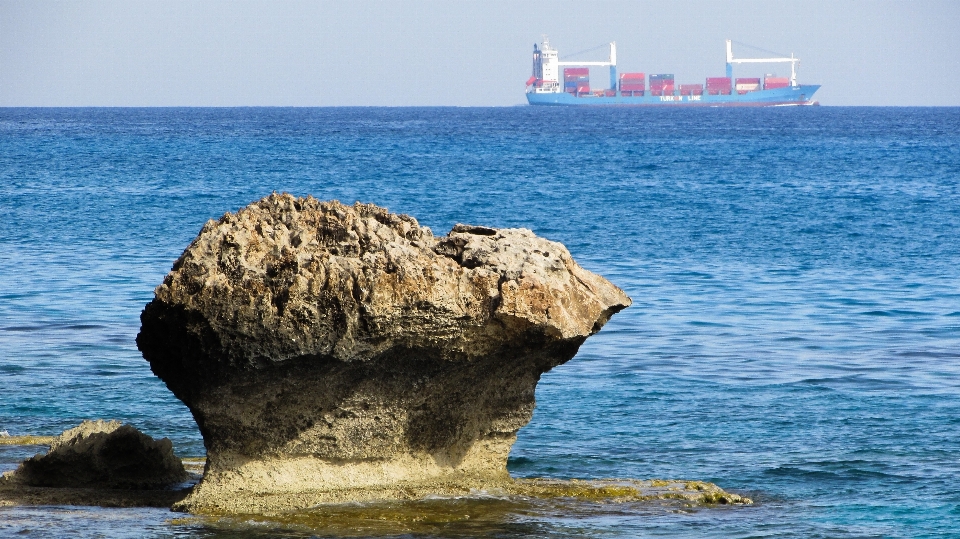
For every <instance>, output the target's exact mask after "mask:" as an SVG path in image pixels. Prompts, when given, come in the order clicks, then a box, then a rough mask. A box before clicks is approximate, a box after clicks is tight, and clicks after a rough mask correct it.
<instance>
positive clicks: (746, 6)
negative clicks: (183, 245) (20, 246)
mask: <svg viewBox="0 0 960 539" xmlns="http://www.w3.org/2000/svg"><path fill="white" fill-rule="evenodd" d="M543 35H547V36H549V38H550V42H551V43H552V44H553V46H554V47H555V48H557V49H558V50H559V51H560V56H561V59H564V58H565V57H566V56H569V55H571V54H573V53H576V52H578V51H582V50H587V49H592V48H594V47H596V46H598V45H602V44H604V43H607V42H609V41H616V43H617V51H618V60H619V62H618V63H619V65H618V69H619V70H620V71H621V72H624V71H643V72H646V73H673V74H675V75H676V79H677V82H678V83H702V82H703V79H704V78H705V77H708V76H723V74H724V69H725V65H724V62H725V50H724V40H725V39H733V40H734V41H735V42H737V43H735V45H734V54H735V55H736V56H751V55H754V54H760V55H763V53H757V52H756V51H753V50H751V49H748V48H745V47H743V46H742V45H740V43H745V44H750V45H752V46H755V47H759V48H762V49H766V50H769V51H775V52H778V53H785V54H790V53H794V54H796V56H797V57H798V58H800V59H801V63H800V69H799V76H798V79H799V82H800V83H801V84H821V85H822V88H821V90H820V91H819V92H818V93H817V95H816V98H817V99H818V100H819V101H820V102H821V103H822V104H823V105H835V106H849V105H870V106H876V105H879V106H893V105H910V106H960V0H940V1H933V0H931V1H924V0H912V1H891V0H874V1H864V0H794V1H780V0H777V1H774V0H766V1H756V0H658V1H644V0H576V1H569V0H530V1H524V0H437V1H433V0H327V1H282V0H273V1H244V0H232V1H213V0H211V1H202V0H166V1H139V0H123V1H113V0H104V1H101V0H84V1H79V0H72V1H51V0H26V1H18V0H0V106H70V107H72V106H512V105H518V104H522V103H525V102H526V101H525V98H524V83H525V82H526V80H527V78H528V77H529V76H530V71H531V52H532V48H533V44H534V43H535V42H539V41H540V40H541V39H542V36H543ZM606 54H607V53H606V51H605V49H602V48H601V49H599V50H594V51H593V52H592V53H586V54H582V55H579V56H576V57H575V58H576V59H579V60H602V59H604V58H605V56H606ZM600 69H603V68H600ZM600 69H598V70H596V71H593V72H592V79H593V82H594V84H593V86H595V87H597V86H600V85H602V84H604V83H606V82H608V80H609V76H608V75H607V74H605V73H604V72H603V71H600ZM734 73H735V76H743V77H751V76H754V77H756V76H761V75H763V74H766V73H774V74H777V75H780V76H789V64H764V65H753V66H749V65H748V66H737V67H735V69H734Z"/></svg>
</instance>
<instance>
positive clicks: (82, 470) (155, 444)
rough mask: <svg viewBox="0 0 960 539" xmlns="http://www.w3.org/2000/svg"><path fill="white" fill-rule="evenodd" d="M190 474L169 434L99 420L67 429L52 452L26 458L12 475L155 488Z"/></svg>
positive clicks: (78, 484)
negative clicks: (155, 435)
mask: <svg viewBox="0 0 960 539" xmlns="http://www.w3.org/2000/svg"><path fill="white" fill-rule="evenodd" d="M187 477H188V475H187V472H186V470H184V468H183V463H181V462H180V459H178V458H177V457H176V455H174V454H173V444H172V443H170V440H169V439H167V438H162V439H160V440H154V439H153V438H151V437H150V436H147V435H146V434H144V433H142V432H140V431H139V430H137V429H136V427H133V426H132V425H125V424H122V423H120V422H119V421H102V420H97V421H84V422H83V423H81V424H80V425H79V426H77V427H74V428H72V429H69V430H66V431H64V432H63V434H61V435H60V436H57V437H56V438H55V439H54V441H53V443H52V444H51V445H50V451H49V452H47V454H45V455H36V456H34V457H32V458H29V459H27V460H25V461H23V463H21V464H20V467H19V468H17V470H16V471H15V472H14V473H13V474H12V475H11V476H10V479H11V481H12V482H13V483H16V484H21V485H27V486H32V487H61V488H109V489H156V488H163V487H168V486H171V485H174V484H176V483H180V482H183V481H185V480H186V479H187Z"/></svg>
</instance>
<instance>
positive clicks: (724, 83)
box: [707, 77, 732, 88]
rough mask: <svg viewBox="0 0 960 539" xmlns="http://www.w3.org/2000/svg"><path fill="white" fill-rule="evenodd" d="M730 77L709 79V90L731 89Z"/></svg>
mask: <svg viewBox="0 0 960 539" xmlns="http://www.w3.org/2000/svg"><path fill="white" fill-rule="evenodd" d="M730 82H731V81H730V77H707V88H730V87H731V86H732V85H731V84H730Z"/></svg>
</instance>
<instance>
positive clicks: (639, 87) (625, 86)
mask: <svg viewBox="0 0 960 539" xmlns="http://www.w3.org/2000/svg"><path fill="white" fill-rule="evenodd" d="M646 84H647V83H646V75H644V74H643V73H621V74H620V95H625V96H634V95H636V96H641V95H643V92H644V90H646Z"/></svg>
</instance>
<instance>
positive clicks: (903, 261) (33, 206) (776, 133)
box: [0, 106, 960, 539]
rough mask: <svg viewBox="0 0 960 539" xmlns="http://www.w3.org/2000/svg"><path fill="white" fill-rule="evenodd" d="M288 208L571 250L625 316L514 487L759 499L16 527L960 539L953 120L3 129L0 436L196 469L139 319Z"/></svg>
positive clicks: (26, 117) (126, 116)
mask: <svg viewBox="0 0 960 539" xmlns="http://www.w3.org/2000/svg"><path fill="white" fill-rule="evenodd" d="M273 192H278V193H280V192H288V193H292V194H295V195H297V196H306V195H313V196H314V197H316V198H318V199H321V200H329V199H337V200H340V201H342V202H345V203H353V202H354V201H362V202H371V203H375V204H378V205H380V206H385V207H387V208H389V209H390V210H391V211H393V212H399V213H405V214H408V215H412V216H414V217H416V218H417V219H418V221H419V222H420V223H421V224H422V225H425V226H429V227H430V228H431V229H432V230H433V232H434V233H435V234H436V235H443V234H445V233H446V232H447V231H449V230H450V228H451V227H452V226H453V225H454V224H456V223H466V224H476V225H485V226H492V227H522V228H527V229H530V230H532V231H534V232H535V233H536V234H538V235H540V236H543V237H546V238H549V239H551V240H555V241H558V242H562V243H563V244H564V245H566V246H567V248H569V250H570V252H571V253H572V255H573V256H574V258H575V259H576V260H577V261H578V262H579V263H580V265H582V266H583V267H585V268H587V269H589V270H591V271H593V272H596V273H598V274H600V275H603V276H604V277H606V278H607V279H609V280H610V281H612V282H613V283H614V284H616V285H618V286H620V287H621V288H622V289H623V290H624V291H626V293H627V294H628V295H629V296H630V297H631V298H633V305H632V306H631V307H630V308H628V309H626V310H624V311H622V312H621V313H619V314H617V315H615V316H614V317H613V318H612V320H611V321H610V322H609V323H608V324H607V325H606V326H605V327H604V328H603V330H602V331H600V332H599V333H598V334H596V335H595V336H593V337H591V338H590V339H588V340H587V341H586V343H585V344H584V345H583V346H582V347H581V349H580V352H579V354H578V355H577V356H576V357H575V358H574V359H573V360H571V361H570V362H569V363H567V364H564V365H561V366H559V367H557V368H555V369H554V370H553V371H551V372H548V373H547V374H545V375H544V376H543V377H542V379H541V381H540V383H539V385H538V387H537V392H536V397H537V407H536V411H535V413H534V415H533V419H532V421H531V422H530V424H529V425H527V426H526V427H524V428H523V429H522V430H521V431H520V432H519V437H518V439H517V442H516V444H515V445H514V447H513V451H512V453H511V455H510V459H509V463H508V467H509V469H510V472H511V474H513V475H514V476H515V477H546V478H562V479H570V478H577V479H600V478H633V479H649V478H664V479H684V480H702V481H709V482H713V483H715V484H717V485H719V486H720V487H722V488H724V489H726V490H728V491H731V492H735V493H738V494H742V495H745V496H748V497H750V498H751V499H753V500H754V503H753V504H752V505H747V506H730V505H717V506H704V507H684V506H677V505H675V504H674V505H670V504H655V503H652V504H646V505H644V504H632V505H631V504H618V503H615V502H603V503H601V502H590V501H582V502H577V501H566V502H564V503H563V504H560V505H556V504H554V505H549V504H547V505H544V504H540V505H538V504H537V503H533V502H530V503H526V504H524V503H520V502H518V501H516V500H514V501H511V500H504V499H500V498H497V497H496V496H493V495H489V496H486V495H482V494H478V495H477V496H476V497H475V498H469V497H468V498H469V499H456V500H425V501H423V502H422V505H416V504H414V505H412V506H407V507H405V508H404V511H399V510H398V511H396V512H391V511H392V509H390V508H389V507H385V506H382V505H370V506H363V505H359V506H350V507H340V506H337V507H334V506H331V507H318V508H316V509H314V510H313V511H314V516H315V517H317V518H315V519H313V520H311V519H309V518H304V519H295V518H294V519H288V520H286V521H271V520H269V519H257V518H246V519H244V518H226V517H224V518H201V517H191V516H189V515H184V514H180V513H172V512H170V511H168V510H166V509H157V508H126V509H124V508H96V507H78V506H35V507H2V508H0V536H15V537H66V536H76V537H102V538H127V537H149V538H231V539H233V538H237V539H239V538H263V537H342V536H349V537H366V536H370V537H418V538H419V537H497V538H514V537H547V538H554V537H596V538H606V537H618V538H619V537H717V538H721V537H722V538H762V537H777V538H956V537H960V108H896V107H894V108H844V107H827V106H822V107H785V108H763V109H711V108H703V109H618V108H610V109H596V110H594V109H580V108H538V107H529V106H522V107H504V108H143V109H137V108H116V109H111V108H71V109H54V108H44V109H16V108H3V109H0V431H6V433H8V434H9V435H11V436H14V435H28V434H29V435H56V434H58V433H59V432H61V431H63V430H64V429H67V428H70V427H72V426H75V425H77V424H78V423H79V422H80V421H82V420H84V419H95V418H102V419H118V420H122V421H125V422H129V423H131V424H133V425H134V426H136V427H138V428H140V429H141V430H143V431H144V432H146V433H148V434H150V435H151V436H154V437H168V438H170V439H171V440H172V441H173V444H174V448H175V451H176V452H177V454H178V455H179V456H181V457H192V458H199V457H203V456H204V454H205V453H204V447H203V442H202V438H201V436H200V433H199V432H198V430H197V427H196V424H195V423H194V421H193V419H192V417H191V416H190V414H189V412H188V410H187V408H186V407H185V406H184V405H183V404H182V403H181V402H180V401H178V400H177V399H176V398H175V397H174V396H173V395H172V394H171V393H170V391H168V390H167V389H166V387H165V386H164V384H163V383H162V382H161V381H160V380H159V379H157V378H156V377H154V376H153V374H152V373H151V372H150V368H149V366H148V364H147V362H146V361H144V359H143V358H142V356H141V355H140V353H139V352H138V350H137V347H136V344H135V342H134V339H135V337H136V335H137V332H138V330H139V327H140V320H139V315H140V312H141V310H142V309H143V307H144V305H146V303H147V302H149V301H150V300H151V298H152V297H153V289H154V287H156V286H157V285H158V284H160V282H161V280H162V279H163V277H164V275H165V274H166V273H167V272H168V271H170V268H171V265H172V263H173V261H174V260H175V259H176V258H177V257H178V256H179V255H180V253H181V252H182V251H183V250H184V248H186V246H187V245H188V244H189V243H190V241H191V240H192V239H193V238H194V237H195V236H196V234H197V233H198V232H199V231H200V228H201V227H202V226H203V224H204V223H205V222H206V221H207V220H209V219H217V218H219V217H220V216H222V215H223V214H224V213H225V212H235V211H237V210H238V209H240V208H242V207H244V206H246V205H247V204H249V203H251V202H253V201H255V200H258V199H260V198H262V197H264V196H267V195H269V194H270V193H273ZM43 451H44V448H43V447H40V446H3V445H0V472H2V471H9V470H12V469H14V468H16V466H17V464H18V462H20V461H21V460H23V459H25V458H28V457H30V456H32V455H33V454H35V453H38V452H43ZM557 503H559V502H557ZM411 512H412V513H416V514H419V513H420V512H422V514H423V515H425V517H424V518H420V519H417V518H408V517H409V514H410V513H411ZM347 513H349V515H348V517H349V518H348V517H344V518H332V517H331V518H326V516H329V515H333V514H337V515H340V516H343V515H344V514H347ZM459 513H463V515H462V516H459ZM401 514H402V515H407V516H396V515H401ZM391 515H394V516H391Z"/></svg>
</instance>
